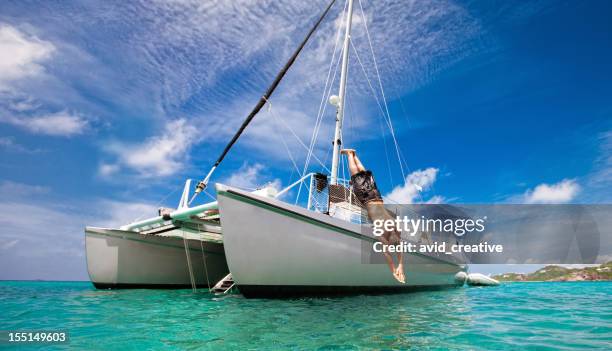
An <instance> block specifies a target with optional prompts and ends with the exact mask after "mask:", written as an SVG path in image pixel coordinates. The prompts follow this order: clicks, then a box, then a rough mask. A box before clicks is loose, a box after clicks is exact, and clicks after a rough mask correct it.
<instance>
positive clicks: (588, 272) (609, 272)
mask: <svg viewBox="0 0 612 351" xmlns="http://www.w3.org/2000/svg"><path fill="white" fill-rule="evenodd" d="M493 279H497V280H499V281H503V282H582V281H611V280H612V261H610V262H606V263H602V264H600V265H599V266H596V267H584V268H566V267H563V266H557V265H549V266H546V267H544V268H540V269H538V270H537V271H535V272H533V273H504V274H498V275H495V276H493Z"/></svg>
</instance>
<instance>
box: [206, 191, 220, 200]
mask: <svg viewBox="0 0 612 351" xmlns="http://www.w3.org/2000/svg"><path fill="white" fill-rule="evenodd" d="M204 194H206V196H208V197H210V198H211V199H212V200H213V201H217V199H215V197H214V196H212V195H211V194H210V193H209V192H208V191H206V189H204Z"/></svg>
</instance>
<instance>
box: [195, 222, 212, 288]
mask: <svg viewBox="0 0 612 351" xmlns="http://www.w3.org/2000/svg"><path fill="white" fill-rule="evenodd" d="M198 231H199V232H200V234H201V233H202V229H201V224H199V223H198ZM200 250H201V252H202V261H203V262H204V273H206V286H208V291H209V292H210V280H208V267H207V265H206V255H205V254H204V244H202V237H200Z"/></svg>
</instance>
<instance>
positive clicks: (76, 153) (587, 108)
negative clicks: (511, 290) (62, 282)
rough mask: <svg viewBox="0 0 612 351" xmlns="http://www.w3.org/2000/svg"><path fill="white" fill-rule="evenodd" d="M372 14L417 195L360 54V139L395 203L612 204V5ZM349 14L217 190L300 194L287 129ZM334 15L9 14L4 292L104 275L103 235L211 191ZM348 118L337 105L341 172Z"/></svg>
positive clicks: (186, 5)
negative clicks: (93, 233) (90, 272)
mask: <svg viewBox="0 0 612 351" xmlns="http://www.w3.org/2000/svg"><path fill="white" fill-rule="evenodd" d="M362 3H363V8H364V12H365V16H363V17H362V13H361V10H360V9H359V7H357V9H356V11H355V20H354V34H353V43H354V45H355V50H356V51H357V53H358V54H359V57H360V59H361V61H362V62H363V64H364V67H365V70H366V72H367V74H368V77H369V78H370V79H371V80H372V81H373V82H374V86H377V85H376V78H375V77H376V76H375V70H374V62H373V60H372V56H371V54H370V52H369V46H368V42H367V34H366V32H365V26H364V21H365V23H367V27H368V29H369V32H370V35H371V37H372V41H373V43H374V53H375V57H376V60H377V65H378V68H379V70H380V76H381V81H382V83H383V85H384V92H385V97H386V99H387V101H388V104H389V109H390V115H391V119H392V121H393V125H394V127H395V133H396V137H397V140H398V144H399V147H400V149H401V152H402V154H403V156H404V159H405V164H406V167H405V179H402V173H401V171H400V168H399V166H398V161H397V157H396V156H395V154H394V149H393V144H392V139H391V136H390V133H389V130H388V129H385V128H383V129H382V131H381V123H383V122H382V121H383V120H382V117H381V113H379V110H378V107H377V105H376V100H375V98H374V97H373V95H372V93H371V92H370V90H369V86H368V84H367V80H366V79H365V76H364V74H363V73H362V71H361V67H360V65H359V63H358V62H357V61H356V60H355V54H354V51H351V55H352V56H351V57H352V60H351V66H350V81H349V90H348V102H349V108H348V110H347V116H346V120H345V132H344V141H345V145H346V146H349V147H354V148H356V149H358V151H359V153H360V156H362V159H363V161H364V163H365V164H366V165H367V166H368V167H369V168H371V169H372V170H373V171H374V172H375V174H376V175H377V180H378V183H379V187H380V188H381V190H382V192H383V193H384V194H386V195H387V196H388V198H392V199H394V200H396V201H398V202H414V201H430V202H441V201H443V202H454V203H505V202H514V203H572V202H578V203H610V201H611V200H612V191H611V189H612V188H611V185H612V118H611V117H612V101H611V97H612V85H611V83H610V82H612V65H610V62H612V44H611V42H610V38H611V37H612V22H610V20H609V17H610V13H612V4H611V3H610V2H608V1H589V2H577V1H576V2H567V1H521V2H516V3H509V2H505V1H482V2H472V1H468V2H463V1H446V0H445V1H396V2H393V1H390V2H384V3H383V2H374V1H370V0H362ZM343 4H344V2H342V1H339V3H338V4H336V6H335V7H334V10H333V11H332V13H331V15H332V16H331V17H330V18H328V19H327V20H326V22H325V23H324V24H323V26H322V27H321V29H320V30H319V31H318V32H317V33H316V35H315V37H313V40H312V41H311V42H310V43H309V44H308V46H307V47H306V48H305V50H304V52H303V53H302V55H301V56H300V57H299V59H298V60H297V61H296V63H295V65H294V67H293V68H292V69H291V71H290V72H289V74H288V75H287V77H286V79H285V80H284V81H283V82H282V83H281V85H280V86H279V89H278V90H277V92H276V93H275V94H274V95H273V98H272V100H271V101H272V109H271V111H270V110H268V109H267V108H266V109H264V110H262V112H261V113H260V115H259V116H257V117H256V119H255V122H254V123H253V125H252V126H250V127H249V129H248V130H247V132H246V133H245V135H244V137H243V138H241V139H240V141H239V142H238V144H237V145H236V147H235V148H234V149H233V150H232V151H231V153H230V154H229V155H228V157H227V159H226V161H225V162H224V163H223V165H222V166H221V167H220V169H219V170H218V172H217V173H216V174H215V178H214V179H213V181H220V182H225V183H231V184H233V185H237V186H242V187H246V188H253V187H257V186H260V185H263V184H264V183H267V182H274V183H275V184H277V185H287V184H289V183H290V182H291V181H292V180H295V179H296V177H297V176H296V174H297V173H296V172H294V171H293V170H294V167H293V164H292V162H291V159H290V157H289V156H288V154H287V152H286V149H285V147H284V144H283V140H285V142H286V143H287V147H288V149H289V150H290V152H291V155H292V157H293V158H294V159H295V161H296V164H297V165H298V166H299V167H298V168H300V170H301V168H302V167H303V165H304V159H305V156H306V151H305V150H304V149H303V148H302V146H301V145H300V143H299V142H298V140H297V139H296V138H295V137H293V136H292V135H291V133H290V132H289V130H288V129H287V128H286V127H285V125H287V126H288V127H289V128H290V129H291V130H293V131H294V132H295V133H296V135H297V136H298V137H299V138H300V139H301V140H303V141H304V142H305V143H306V144H308V141H309V140H310V138H311V135H312V132H313V127H314V123H315V120H316V117H317V112H318V111H319V105H320V101H321V97H322V94H323V91H324V86H325V82H326V77H327V73H328V69H329V67H330V62H331V58H332V54H333V52H334V45H335V40H336V33H337V30H338V29H339V28H340V29H341V25H342V21H341V18H339V16H340V8H341V7H342V6H343ZM323 7H324V2H323V1H312V2H289V1H282V2H275V1H263V2H258V3H257V4H255V2H249V1H244V2H240V3H238V2H236V3H233V2H227V1H211V2H201V1H183V2H157V1H153V2H143V3H140V2H114V1H105V2H97V3H96V2H62V3H51V2H42V1H41V2H35V1H3V2H2V3H1V4H0V224H1V225H2V228H3V229H2V232H0V267H2V268H0V279H87V273H86V268H85V260H84V247H83V232H82V229H83V227H84V225H86V224H88V225H106V226H112V225H120V224H124V223H126V222H129V221H131V220H133V219H135V218H137V217H140V216H149V215H152V214H154V213H155V208H156V207H157V206H158V204H159V203H160V200H163V199H164V198H165V200H163V201H161V204H163V205H166V206H176V204H177V202H178V197H179V196H180V188H181V187H182V184H183V181H184V179H186V178H196V179H199V178H202V177H203V176H204V175H205V173H206V172H207V171H208V169H209V167H210V165H211V164H212V162H213V161H214V158H215V157H216V156H217V155H218V153H219V152H220V151H221V150H222V148H223V146H224V144H225V143H226V142H227V141H228V140H229V138H230V137H231V135H232V133H233V132H234V130H236V128H237V126H238V125H239V124H240V123H241V121H242V119H243V118H244V117H245V116H246V114H247V113H248V112H249V111H250V109H251V108H252V106H253V105H254V104H255V102H256V101H257V99H258V98H259V97H260V96H261V94H262V92H263V91H264V90H265V89H266V87H267V85H268V84H269V82H270V81H271V80H272V79H273V77H274V75H275V73H276V72H277V71H278V69H279V68H280V67H281V66H282V65H283V63H284V61H285V60H286V59H287V57H288V56H289V55H290V53H291V52H292V50H293V49H294V48H295V46H296V43H298V42H299V40H301V38H302V37H303V36H304V34H305V32H306V31H307V30H308V29H309V27H310V26H311V24H312V23H313V21H314V20H315V18H316V17H317V16H318V14H319V12H320V11H321V9H322V8H323ZM336 57H337V56H336ZM332 67H334V65H332ZM337 81H338V77H337V76H336V78H335V80H334V87H333V89H332V91H335V90H337V84H338V82H337ZM378 94H380V92H378ZM380 97H381V96H380V95H378V98H380ZM274 116H277V117H276V118H275V117H274ZM279 118H280V119H281V121H279ZM333 118H334V115H333V111H332V109H331V108H330V107H329V106H328V107H327V109H326V111H325V114H324V115H323V122H322V127H321V131H320V133H319V135H318V138H317V142H316V143H315V147H314V149H315V155H317V157H318V158H319V159H321V160H328V159H329V156H328V151H329V145H330V143H331V134H332V126H333ZM281 135H285V137H284V138H283V139H281ZM385 144H386V148H387V152H386V154H387V155H388V156H389V158H388V160H389V161H388V163H387V157H384V156H383V155H384V154H385ZM327 163H329V161H327ZM320 169H321V166H319V165H318V164H317V163H316V162H314V163H313V164H312V165H311V167H310V170H316V171H318V170H320ZM415 184H417V185H419V186H421V187H423V192H422V193H420V194H419V193H418V192H417V190H416V187H415ZM173 191H174V193H173ZM168 194H170V195H169V196H168V197H166V196H167V195H168ZM204 199H205V198H204V197H203V198H202V200H204Z"/></svg>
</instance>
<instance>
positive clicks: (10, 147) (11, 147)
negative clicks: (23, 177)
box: [0, 136, 44, 154]
mask: <svg viewBox="0 0 612 351" xmlns="http://www.w3.org/2000/svg"><path fill="white" fill-rule="evenodd" d="M2 149H4V150H7V151H13V152H19V153H26V154H34V153H39V152H44V150H41V149H30V148H28V147H26V146H24V145H21V144H19V143H18V142H16V141H15V138H14V137H10V136H8V137H0V150H2Z"/></svg>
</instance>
